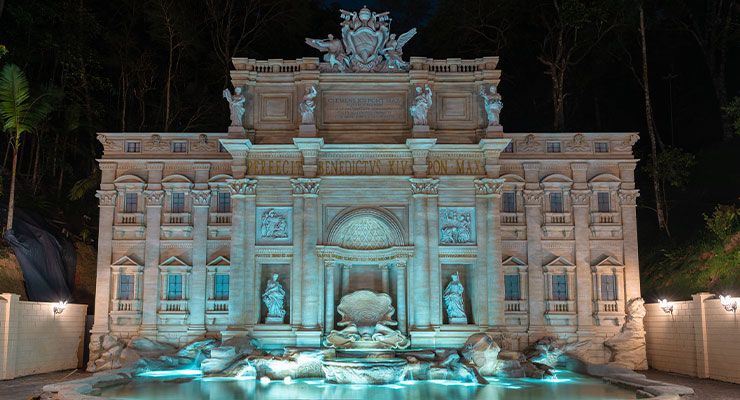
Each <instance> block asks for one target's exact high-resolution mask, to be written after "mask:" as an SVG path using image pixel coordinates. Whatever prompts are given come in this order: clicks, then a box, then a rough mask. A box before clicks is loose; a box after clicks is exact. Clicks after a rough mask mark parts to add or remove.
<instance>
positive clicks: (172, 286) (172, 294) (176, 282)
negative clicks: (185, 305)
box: [167, 274, 182, 300]
mask: <svg viewBox="0 0 740 400" xmlns="http://www.w3.org/2000/svg"><path fill="white" fill-rule="evenodd" d="M167 300H182V275H179V274H172V275H167Z"/></svg>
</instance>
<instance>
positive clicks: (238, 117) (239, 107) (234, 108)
mask: <svg viewBox="0 0 740 400" xmlns="http://www.w3.org/2000/svg"><path fill="white" fill-rule="evenodd" d="M223 96H224V99H226V101H227V102H228V103H229V110H230V112H231V114H230V118H231V126H238V127H242V126H243V125H244V106H245V104H246V102H247V99H246V98H245V97H244V95H243V94H242V88H241V87H236V88H234V93H233V94H232V93H231V92H229V89H224V92H223Z"/></svg>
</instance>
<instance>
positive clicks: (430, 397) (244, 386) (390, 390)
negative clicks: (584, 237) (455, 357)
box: [101, 371, 636, 400]
mask: <svg viewBox="0 0 740 400" xmlns="http://www.w3.org/2000/svg"><path fill="white" fill-rule="evenodd" d="M184 376H185V375H174V374H173V375H164V376H154V377H137V378H136V379H135V380H133V381H132V382H130V383H128V384H125V385H121V386H115V387H110V388H106V389H104V390H103V392H102V393H101V395H102V396H105V397H108V398H111V399H120V400H123V399H125V400H155V399H156V400H245V399H250V400H251V399H256V400H261V399H265V400H267V399H271V400H275V399H303V400H313V399H357V400H372V399H383V400H396V399H400V400H406V399H407V400H443V399H444V400H447V399H480V400H483V399H486V400H489V399H490V400H495V399H502V400H503V399H506V400H540V399H546V400H567V399H584V400H604V399H635V398H636V397H635V394H634V392H633V391H630V390H625V389H622V388H619V387H616V386H613V385H609V384H606V383H604V382H603V381H601V380H600V379H596V378H591V377H586V376H583V375H578V374H575V373H573V372H568V371H559V372H558V373H557V379H552V380H546V381H541V380H537V379H501V378H489V380H490V382H491V383H490V384H489V385H476V384H472V383H460V382H450V381H425V382H421V381H407V382H403V383H400V384H397V385H333V384H327V383H324V381H323V380H321V379H297V380H295V381H293V382H291V383H285V382H283V381H271V382H261V381H259V380H254V379H246V380H238V379H230V378H202V377H200V376H197V375H195V376H193V379H192V380H189V381H184V379H182V378H183V377H184ZM175 378H180V379H178V380H177V381H173V379H175Z"/></svg>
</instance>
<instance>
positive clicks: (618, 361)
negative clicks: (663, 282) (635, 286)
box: [604, 297, 648, 370]
mask: <svg viewBox="0 0 740 400" xmlns="http://www.w3.org/2000/svg"><path fill="white" fill-rule="evenodd" d="M645 314H646V311H645V301H644V300H643V299H642V298H639V297H638V298H634V299H632V300H630V301H628V302H627V316H626V318H625V323H624V325H622V329H621V330H620V331H619V333H618V334H616V335H614V336H613V337H612V338H610V339H608V340H607V341H605V342H604V346H606V347H607V348H608V349H609V350H610V351H611V353H612V355H611V360H610V362H609V364H611V365H616V366H619V367H623V368H627V369H631V370H646V369H648V362H647V354H646V350H645V327H644V325H643V319H644V318H645Z"/></svg>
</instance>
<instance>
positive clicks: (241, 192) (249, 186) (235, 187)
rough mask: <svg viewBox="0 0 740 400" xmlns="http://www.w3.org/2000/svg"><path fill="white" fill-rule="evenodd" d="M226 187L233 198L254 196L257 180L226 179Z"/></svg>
mask: <svg viewBox="0 0 740 400" xmlns="http://www.w3.org/2000/svg"><path fill="white" fill-rule="evenodd" d="M226 185H227V186H228V187H229V191H230V192H231V194H232V195H234V196H246V195H255V194H256V193H257V180H256V179H249V178H241V179H227V180H226Z"/></svg>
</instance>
